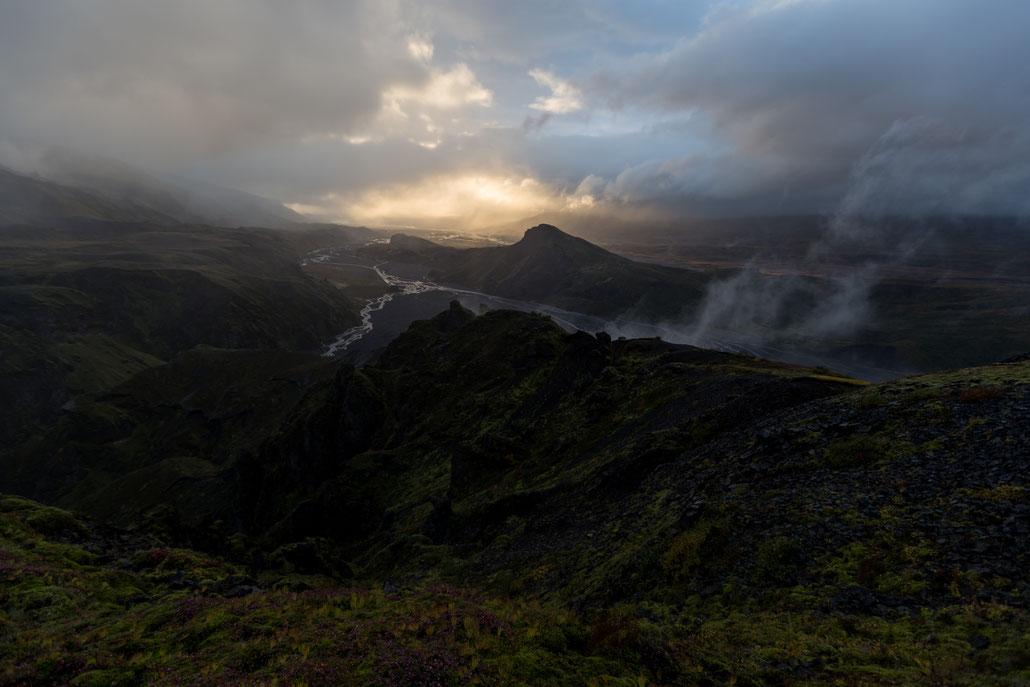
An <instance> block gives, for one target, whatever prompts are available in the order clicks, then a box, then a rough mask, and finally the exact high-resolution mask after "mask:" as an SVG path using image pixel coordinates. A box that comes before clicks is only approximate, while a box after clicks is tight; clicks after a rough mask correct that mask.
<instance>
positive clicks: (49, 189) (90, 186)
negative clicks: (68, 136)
mask: <svg viewBox="0 0 1030 687" xmlns="http://www.w3.org/2000/svg"><path fill="white" fill-rule="evenodd" d="M31 166H32V169H33V171H32V172H18V171H16V170H14V169H5V168H3V167H0V201H3V202H0V224H4V223H7V224H24V223H39V222H48V221H49V222H52V221H54V220H58V219H62V218H91V219H104V220H110V221H137V222H150V223H155V224H163V225H170V224H209V225H215V226H253V227H288V226H292V225H296V224H299V223H303V222H305V221H306V218H305V217H304V216H303V215H300V214H298V213H296V212H294V211H292V210H290V209H289V208H287V207H286V206H284V205H283V204H282V203H279V202H277V201H273V200H269V199H267V198H262V197H260V196H255V195H252V194H249V193H245V192H243V191H237V190H234V189H227V188H221V187H219V186H215V185H211V184H203V183H199V182H196V181H189V180H184V179H180V180H165V179H161V178H158V177H157V176H154V175H151V174H148V173H146V172H144V171H141V170H139V169H136V168H134V167H131V166H129V165H127V164H125V163H123V162H119V161H117V160H111V159H108V158H102V157H96V156H84V155H81V154H77V153H74V152H72V151H69V150H65V149H57V148H49V149H44V150H41V151H37V152H36V154H35V155H34V156H33V161H32V165H31Z"/></svg>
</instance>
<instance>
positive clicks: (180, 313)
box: [0, 220, 367, 448]
mask: <svg viewBox="0 0 1030 687" xmlns="http://www.w3.org/2000/svg"><path fill="white" fill-rule="evenodd" d="M366 232H367V230H362V229H353V230H351V229H348V228H324V227H323V228H317V229H313V230H309V231H302V230H294V231H290V232H275V231H271V230H268V231H259V230H235V229H220V228H213V227H206V226H178V227H166V226H160V225H152V224H144V223H131V222H109V221H87V220H76V221H74V222H69V223H66V224H64V225H62V226H61V227H60V228H52V227H46V226H43V227H39V226H23V225H15V226H7V227H0V304H2V307H0V344H2V347H0V353H2V355H0V382H2V384H3V386H4V388H5V389H6V391H7V393H5V394H3V395H2V398H0V412H2V413H3V414H4V417H5V419H6V421H5V423H4V424H3V428H2V431H0V448H2V447H6V448H10V447H11V446H12V444H13V443H15V442H18V441H21V440H24V439H25V438H26V437H28V436H30V435H31V434H32V433H33V432H34V431H35V430H36V428H37V427H38V426H39V425H45V424H48V423H50V422H52V421H54V420H55V419H56V418H57V417H58V416H59V415H60V412H61V411H60V409H61V407H62V406H65V405H66V404H69V403H71V404H72V405H74V401H75V399H76V398H78V397H79V396H80V395H82V394H87V393H97V392H102V391H104V390H107V389H110V388H112V387H113V386H115V385H117V384H118V383H121V382H123V381H126V380H127V379H129V378H131V377H132V376H133V375H135V374H136V373H138V372H140V371H142V370H144V369H146V368H148V367H152V366H154V365H159V364H161V363H163V362H165V361H167V360H169V359H171V358H172V357H173V356H174V355H175V354H177V353H179V352H181V351H185V350H188V349H190V348H193V347H194V346H198V345H208V346H217V347H221V348H236V349H239V348H255V349H287V350H307V351H310V352H313V353H314V352H317V351H318V350H319V349H320V347H321V345H322V343H323V342H324V341H326V340H327V339H329V338H331V337H332V336H333V335H335V334H336V333H338V332H340V331H342V330H343V329H346V328H347V327H349V326H351V325H352V324H353V323H355V322H356V321H357V319H358V318H357V315H356V311H357V310H358V308H359V307H360V306H359V305H357V304H355V303H354V302H353V301H351V300H350V299H349V298H348V297H347V296H346V294H345V293H343V292H341V291H340V290H338V289H336V288H334V287H333V286H331V285H330V284H328V283H326V282H324V281H322V280H318V279H314V278H312V277H310V276H308V275H306V274H305V273H304V272H303V271H302V270H301V268H300V266H299V262H300V256H301V255H302V254H303V253H305V252H307V251H309V250H312V249H313V248H315V247H319V246H324V245H326V244H327V242H328V243H330V244H331V243H332V242H337V243H346V242H348V241H353V240H355V239H357V240H361V239H363V238H364V236H365V235H366Z"/></svg>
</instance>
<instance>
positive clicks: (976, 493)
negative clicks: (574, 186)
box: [0, 217, 1030, 687]
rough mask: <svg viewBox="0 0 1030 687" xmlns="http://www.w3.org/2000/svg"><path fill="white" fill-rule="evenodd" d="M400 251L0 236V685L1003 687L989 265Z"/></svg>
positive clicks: (311, 238)
mask: <svg viewBox="0 0 1030 687" xmlns="http://www.w3.org/2000/svg"><path fill="white" fill-rule="evenodd" d="M437 238H438V239H439V240H441V241H442V242H443V243H434V242H432V241H429V240H426V239H422V238H420V237H415V236H410V235H403V234H394V235H393V236H391V237H390V238H387V237H386V236H384V235H383V234H382V233H379V232H376V231H374V230H370V229H367V228H362V227H348V226H339V225H320V224H310V225H300V226H289V227H282V228H279V229H257V228H244V227H239V228H231V227H217V226H209V225H203V224H193V223H189V222H181V221H171V222H167V223H157V222H153V221H147V222H141V221H123V220H104V219H96V218H88V217H77V218H76V217H59V218H57V219H46V218H41V217H36V218H34V219H32V220H31V221H29V222H26V223H21V224H12V225H8V226H5V227H0V266H2V268H3V271H2V279H0V296H2V298H3V303H4V309H3V311H2V314H0V336H2V340H0V341H2V343H3V348H2V353H3V357H2V359H0V381H2V383H3V385H4V389H5V390H6V393H5V394H4V396H3V404H4V405H3V407H2V408H0V410H3V412H4V414H5V420H6V421H5V423H4V426H3V433H2V435H0V464H2V466H3V470H2V471H0V494H4V495H2V496H0V542H2V553H0V600H2V601H3V603H2V605H0V657H2V659H3V661H2V665H3V672H2V673H0V684H10V685H29V684H69V683H70V684H97V685H101V684H114V683H118V684H141V685H142V684H147V685H149V684H157V685H163V684H167V685H173V684H181V683H182V682H183V681H190V682H193V683H199V684H207V685H223V684H244V685H246V684H269V683H273V682H275V681H277V680H278V681H286V682H288V683H290V684H311V685H317V684H324V685H330V684H343V683H345V684H367V685H381V684H426V681H427V680H428V681H429V682H430V683H434V681H435V684H477V683H478V684H554V685H559V684H561V685H565V684H573V685H584V686H585V687H586V686H591V685H595V684H596V685H601V684H625V685H641V684H645V685H646V684H656V685H664V684H675V685H716V684H726V683H735V684H746V685H754V686H756V687H757V686H760V685H774V684H798V685H805V684H811V685H821V684H828V683H829V684H845V685H884V684H887V685H904V684H914V683H925V682H930V683H935V682H936V683H942V684H947V681H948V680H951V681H952V682H956V683H958V684H971V685H972V684H1011V685H1017V684H1021V683H1022V682H1024V681H1025V678H1026V676H1027V674H1028V671H1030V663H1028V662H1027V653H1026V650H1025V647H1026V642H1025V635H1026V632H1027V631H1028V628H1030V615H1028V609H1027V601H1026V599H1027V595H1028V594H1030V587H1028V585H1030V578H1028V577H1027V575H1026V572H1025V571H1026V570H1027V569H1030V550H1028V549H1027V546H1026V542H1027V541H1028V540H1027V537H1026V534H1027V532H1028V530H1027V527H1028V525H1027V523H1028V522H1030V510H1028V504H1030V498H1027V489H1028V485H1027V484H1026V465H1025V463H1026V456H1027V455H1028V454H1027V451H1026V447H1027V446H1028V445H1030V424H1028V422H1027V418H1028V417H1030V362H1028V361H1027V360H1026V356H1025V355H1011V356H1009V359H1008V360H1006V361H1004V362H1002V361H1001V360H1000V356H1001V354H1003V353H1004V354H1007V353H1008V352H1010V351H1013V350H1015V351H1018V350H1019V349H1020V347H1021V346H1023V345H1024V343H1026V337H1027V336H1028V335H1030V334H1028V332H1027V329H1026V327H1025V320H1024V319H1023V318H1022V313H1024V311H1025V309H1026V304H1025V301H1024V300H1023V296H1022V293H1023V291H1022V289H1023V288H1024V280H1023V277H1022V276H1020V273H1019V270H1018V258H1016V259H1015V262H1014V263H1013V265H1015V267H1013V268H1012V269H1011V270H1009V271H1000V272H998V276H997V278H994V279H981V278H979V277H977V276H976V275H978V274H979V275H983V274H984V273H985V271H986V267H985V266H986V265H987V264H992V261H993V260H994V259H995V257H997V256H992V255H991V252H990V247H989V245H985V247H984V249H983V252H982V253H980V254H973V253H972V252H970V251H967V254H966V255H965V257H964V259H963V261H962V263H961V264H960V265H958V266H957V267H955V268H954V269H955V270H956V271H954V272H953V273H952V276H951V277H946V276H945V273H944V272H939V273H935V275H930V273H928V272H926V271H920V270H919V269H915V270H913V271H911V272H906V271H905V270H904V269H903V267H902V266H895V267H892V268H890V269H885V270H884V271H882V272H877V273H875V274H872V273H870V274H869V275H868V278H869V282H870V286H869V288H868V289H863V290H862V291H861V293H865V294H868V296H869V304H870V306H871V308H872V310H870V311H869V312H870V313H872V314H871V315H870V317H869V318H868V321H866V322H865V323H864V324H863V325H862V327H861V328H859V329H857V330H854V331H851V333H844V332H846V331H848V330H846V329H842V330H840V331H838V332H837V333H836V334H835V335H832V336H830V335H827V334H826V332H819V331H818V330H817V329H814V328H813V329H810V330H806V329H805V328H804V327H802V326H800V325H799V323H801V324H804V323H805V322H812V321H813V320H812V314H813V313H819V312H822V311H821V310H820V308H821V307H822V304H823V302H824V301H825V302H829V303H835V304H837V305H840V304H841V303H843V302H842V301H839V299H838V300H835V299H837V297H838V295H839V293H840V291H839V286H840V284H841V283H843V282H841V281H840V280H841V274H842V273H843V271H845V270H848V269H850V270H852V272H854V271H856V270H861V265H862V260H864V259H865V258H862V259H858V258H856V259H855V260H854V261H851V262H849V260H848V259H845V258H846V256H844V257H838V261H839V262H838V266H837V268H835V269H837V270H840V271H841V273H837V272H835V271H834V270H832V269H828V268H827V269H824V267H820V266H819V265H817V264H816V263H811V264H810V265H809V266H810V267H811V268H812V269H811V270H809V271H804V270H798V269H797V265H798V264H799V263H798V262H797V259H798V256H799V255H801V254H802V252H804V253H805V254H807V252H808V250H809V249H807V248H806V249H804V251H802V252H798V253H796V254H794V256H793V257H792V258H791V259H790V260H787V261H786V262H784V263H783V265H788V264H793V265H794V267H789V268H788V267H784V269H783V270H780V269H777V268H776V267H775V266H774V265H773V264H772V263H761V261H758V260H756V261H755V262H754V263H753V264H752V265H751V266H750V267H749V266H748V265H746V264H741V263H740V262H739V260H738V258H737V257H733V256H730V257H727V258H725V259H724V260H722V261H721V262H720V261H715V260H713V259H712V256H713V255H715V254H717V253H718V252H719V251H721V250H723V248H720V247H719V246H718V245H715V243H716V242H714V241H713V242H712V243H709V244H707V245H708V246H709V247H708V249H707V251H708V252H706V249H705V248H704V247H703V246H700V245H696V246H694V245H692V246H689V248H688V247H686V246H685V247H682V248H681V249H677V251H678V252H677V254H678V255H680V257H681V258H682V259H686V258H688V257H689V258H690V260H693V261H694V262H692V263H691V264H690V267H691V269H683V268H682V267H677V266H672V265H668V264H659V263H661V262H672V263H675V262H677V260H674V259H668V254H669V252H670V251H669V249H668V248H667V247H666V248H661V249H659V248H653V247H652V248H647V247H643V248H642V247H639V246H638V247H637V248H633V249H629V250H626V251H625V252H627V253H631V254H633V256H634V257H635V258H647V260H645V261H641V260H640V259H635V260H631V259H629V258H627V257H625V256H622V255H617V254H615V253H613V252H610V251H609V250H606V249H605V248H602V247H600V246H597V245H594V244H591V243H589V242H587V241H585V240H583V239H580V238H577V237H574V236H571V235H569V234H567V233H565V232H564V231H562V230H561V229H559V228H557V227H554V226H551V225H538V226H535V227H531V228H529V229H528V230H526V231H525V232H524V234H523V237H522V238H521V239H520V240H519V241H517V242H515V243H512V244H504V245H502V244H499V243H496V242H488V241H476V240H473V239H471V238H470V237H467V236H447V235H442V236H437ZM738 238H739V237H738ZM752 239H753V240H755V241H758V240H759V239H758V238H754V236H753V237H752ZM698 240H700V239H698ZM451 244H454V245H451ZM483 244H486V245H483ZM799 246H800V244H799ZM624 247H625V246H624ZM750 250H751V248H750V247H749V248H748V251H750ZM798 251H801V249H800V248H798ZM663 255H665V257H663ZM927 260H930V258H927ZM805 264H808V263H805ZM816 268H818V269H816ZM926 269H927V270H929V269H931V267H927V268H926ZM933 269H936V268H933ZM891 270H893V271H891ZM720 290H722V291H720ZM718 293H724V294H725V295H726V296H727V297H728V300H727V301H726V302H727V303H736V304H737V305H738V306H739V307H738V308H737V310H735V311H718V310H713V308H714V305H713V301H712V298H713V297H714V296H713V294H718ZM754 293H764V294H766V295H769V294H772V296H771V298H770V299H769V300H764V301H753V300H749V299H751V298H753V294H754ZM835 307H836V306H835ZM841 307H842V306H841ZM741 312H743V313H744V314H745V315H746V317H741V316H739V314H740V313H741ZM954 312H964V313H966V315H967V316H968V317H969V320H968V321H969V322H971V323H973V324H975V327H976V334H977V335H976V336H975V337H974V336H970V334H969V332H968V330H965V329H963V328H962V327H961V326H956V321H955V320H954V318H952V317H951V314H952V313H954ZM706 318H707V319H706ZM1007 318H1008V319H1007ZM706 321H707V325H706V326H704V327H702V326H700V323H703V322H706ZM1027 348H1030V346H1027ZM848 351H850V352H852V353H853V354H854V355H851V356H849V355H848V354H847V352H848ZM995 355H997V356H998V357H996V358H995V357H992V356H995ZM870 356H871V357H870ZM914 361H923V362H922V363H920V365H921V366H917V364H916V362H914ZM968 361H972V362H974V363H978V365H976V366H973V367H969V366H965V367H964V365H965V364H966V363H967V362H968ZM980 363H982V364H980ZM941 368H959V369H941ZM909 370H919V371H921V372H922V373H921V374H917V375H912V376H906V375H905V374H904V373H905V372H906V371H909ZM384 676H385V677H384ZM386 680H391V681H393V682H392V683H391V682H388V681H386Z"/></svg>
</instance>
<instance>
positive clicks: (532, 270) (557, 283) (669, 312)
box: [362, 224, 707, 317]
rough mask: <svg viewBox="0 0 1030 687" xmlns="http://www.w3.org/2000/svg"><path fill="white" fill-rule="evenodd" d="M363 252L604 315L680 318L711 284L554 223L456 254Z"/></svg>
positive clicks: (426, 247) (432, 248) (417, 245)
mask: <svg viewBox="0 0 1030 687" xmlns="http://www.w3.org/2000/svg"><path fill="white" fill-rule="evenodd" d="M441 249H442V250H441ZM362 251H363V254H365V255H367V256H370V257H374V258H377V259H387V260H394V261H398V262H415V263H421V264H425V265H427V266H429V267H431V268H432V272H431V273H430V276H431V277H432V278H433V279H435V280H437V281H440V282H442V283H448V284H457V285H461V286H464V287H466V288H472V289H477V290H481V291H485V292H487V293H490V294H493V295H498V296H505V297H508V298H517V299H521V300H528V301H534V302H540V303H547V304H549V305H554V306H557V307H560V308H564V309H566V310H573V311H577V312H583V313H588V314H592V315H602V316H612V315H622V314H626V313H627V312H630V311H633V310H637V311H640V312H644V313H648V314H649V315H651V316H655V317H663V316H664V317H672V316H676V315H679V314H681V313H682V311H683V309H684V308H685V307H689V306H691V305H693V304H696V303H697V302H698V301H699V300H700V297H701V295H702V293H703V287H704V284H705V283H706V281H707V279H706V278H705V277H704V276H703V275H701V274H700V273H697V272H692V271H689V270H681V269H676V268H671V267H664V266H661V265H653V264H646V263H640V262H634V261H632V260H629V259H627V258H623V257H621V256H618V255H615V254H614V253H611V252H609V251H607V250H605V249H603V248H601V247H599V246H595V245H594V244H591V243H589V242H587V241H584V240H583V239H580V238H577V237H574V236H570V235H569V234H566V233H565V232H563V231H561V230H560V229H558V228H557V227H554V226H551V225H549V224H541V225H538V226H535V227H532V228H531V229H528V230H526V232H525V235H524V236H523V237H522V240H520V241H519V242H518V243H515V244H512V245H510V246H496V247H486V248H467V249H464V250H458V249H448V248H445V247H442V246H437V245H436V244H433V243H432V242H430V241H426V240H424V239H418V238H414V237H409V236H405V235H404V234H397V235H395V236H394V237H392V238H391V239H390V243H389V244H375V245H371V246H367V247H365V248H363V249H362Z"/></svg>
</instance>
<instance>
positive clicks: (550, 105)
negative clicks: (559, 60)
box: [529, 69, 583, 114]
mask: <svg viewBox="0 0 1030 687" xmlns="http://www.w3.org/2000/svg"><path fill="white" fill-rule="evenodd" d="M529 75H530V76H532V77H533V80H534V81H536V82H537V83H538V84H540V85H541V86H546V87H547V88H549V89H551V95H550V96H540V97H538V98H537V99H536V100H535V101H533V102H532V103H531V104H530V107H531V108H533V109H534V110H540V111H542V112H547V113H549V114H568V113H569V112H575V111H576V110H578V109H580V108H581V107H583V101H582V100H581V99H580V92H579V89H578V88H576V87H575V86H573V85H572V84H571V83H569V82H568V81H566V80H565V79H561V78H558V77H557V76H555V75H554V74H552V73H551V72H547V71H544V70H542V69H530V70H529Z"/></svg>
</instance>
